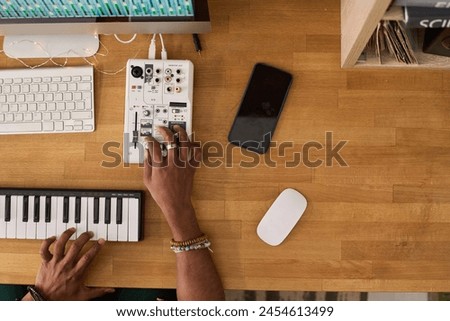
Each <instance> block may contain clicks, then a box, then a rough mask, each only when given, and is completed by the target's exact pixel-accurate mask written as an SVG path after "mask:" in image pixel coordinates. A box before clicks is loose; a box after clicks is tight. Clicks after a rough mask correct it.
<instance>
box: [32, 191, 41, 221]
mask: <svg viewBox="0 0 450 321" xmlns="http://www.w3.org/2000/svg"><path fill="white" fill-rule="evenodd" d="M40 201H41V198H40V197H39V196H35V197H34V211H33V222H35V223H39V219H40V210H41V206H40Z"/></svg>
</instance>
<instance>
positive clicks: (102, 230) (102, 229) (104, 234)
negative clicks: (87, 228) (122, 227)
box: [97, 197, 108, 240]
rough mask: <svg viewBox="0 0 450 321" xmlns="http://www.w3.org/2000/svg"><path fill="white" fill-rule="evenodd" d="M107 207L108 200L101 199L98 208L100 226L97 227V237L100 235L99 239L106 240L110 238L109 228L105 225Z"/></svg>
mask: <svg viewBox="0 0 450 321" xmlns="http://www.w3.org/2000/svg"><path fill="white" fill-rule="evenodd" d="M105 205H106V198H105V197H100V198H99V208H98V213H99V224H98V226H97V235H98V238H99V239H100V238H103V239H105V240H106V239H107V238H108V227H107V225H106V224H104V222H105Z"/></svg>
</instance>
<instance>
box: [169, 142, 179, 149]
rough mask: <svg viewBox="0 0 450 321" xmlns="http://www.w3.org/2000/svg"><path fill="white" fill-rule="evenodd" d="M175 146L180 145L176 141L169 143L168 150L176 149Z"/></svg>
mask: <svg viewBox="0 0 450 321" xmlns="http://www.w3.org/2000/svg"><path fill="white" fill-rule="evenodd" d="M175 148H178V145H177V144H175V143H170V144H167V146H166V149H167V150H171V149H175Z"/></svg>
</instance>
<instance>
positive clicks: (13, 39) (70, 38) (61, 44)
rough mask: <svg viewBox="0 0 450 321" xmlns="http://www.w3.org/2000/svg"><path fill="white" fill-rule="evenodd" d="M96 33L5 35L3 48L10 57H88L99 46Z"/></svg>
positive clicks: (95, 51) (93, 53)
mask: <svg viewBox="0 0 450 321" xmlns="http://www.w3.org/2000/svg"><path fill="white" fill-rule="evenodd" d="M99 45H100V44H99V40H98V36H97V35H42V36H40V35H32V36H5V38H4V41H3V50H4V52H5V54H6V55H7V56H8V57H10V58H21V59H25V58H76V57H90V56H93V55H95V54H96V53H97V51H98V48H99Z"/></svg>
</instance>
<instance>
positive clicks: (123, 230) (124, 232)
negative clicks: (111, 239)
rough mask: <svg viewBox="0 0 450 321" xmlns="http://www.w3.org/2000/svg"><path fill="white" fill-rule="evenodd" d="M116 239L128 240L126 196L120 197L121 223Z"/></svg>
mask: <svg viewBox="0 0 450 321" xmlns="http://www.w3.org/2000/svg"><path fill="white" fill-rule="evenodd" d="M117 240H118V241H121V242H127V241H128V198H123V199H122V224H119V226H118V237H117Z"/></svg>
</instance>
